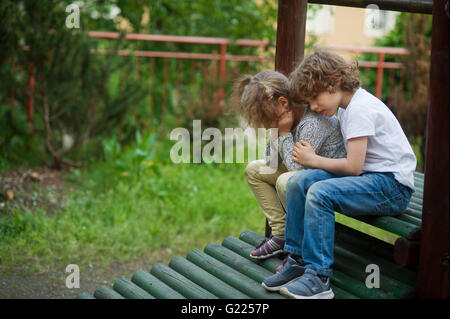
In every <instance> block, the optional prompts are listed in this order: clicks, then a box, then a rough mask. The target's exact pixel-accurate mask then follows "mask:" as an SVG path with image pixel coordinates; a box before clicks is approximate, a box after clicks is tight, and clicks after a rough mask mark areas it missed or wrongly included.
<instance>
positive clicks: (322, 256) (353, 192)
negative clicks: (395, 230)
mask: <svg viewBox="0 0 450 319" xmlns="http://www.w3.org/2000/svg"><path fill="white" fill-rule="evenodd" d="M411 193H412V190H410V189H409V188H408V187H406V186H403V185H401V184H400V183H398V182H397V181H396V180H395V179H394V177H393V175H392V174H390V173H385V174H383V173H367V174H363V175H360V176H354V177H341V178H333V179H328V180H323V181H318V182H316V183H314V184H313V185H311V186H310V188H309V190H308V192H307V195H306V199H305V201H306V204H305V215H304V234H303V242H302V256H303V260H304V262H305V263H306V268H307V270H306V271H305V275H304V276H302V277H300V278H299V279H298V280H297V281H295V282H293V283H291V284H289V285H287V286H286V287H284V288H282V289H281V291H280V292H281V293H282V294H284V295H286V296H289V297H294V298H333V296H334V294H333V292H332V290H331V288H330V279H329V277H330V276H331V275H332V270H331V265H332V264H333V250H334V212H335V211H339V212H341V213H343V214H346V215H349V216H369V215H376V216H377V215H379V216H381V215H397V214H400V213H401V212H402V211H404V210H405V209H406V207H407V205H408V202H409V199H410V198H411Z"/></svg>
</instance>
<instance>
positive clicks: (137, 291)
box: [113, 277, 155, 299]
mask: <svg viewBox="0 0 450 319" xmlns="http://www.w3.org/2000/svg"><path fill="white" fill-rule="evenodd" d="M113 289H114V290H115V291H117V292H118V293H119V294H121V295H122V296H124V297H125V298H126V299H155V297H153V296H152V295H150V294H149V293H148V292H147V291H145V290H144V289H142V288H141V287H139V286H137V285H135V284H134V283H132V282H131V281H130V280H129V279H127V278H124V277H122V278H118V279H117V280H116V281H115V282H114V285H113Z"/></svg>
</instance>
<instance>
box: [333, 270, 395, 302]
mask: <svg viewBox="0 0 450 319" xmlns="http://www.w3.org/2000/svg"><path fill="white" fill-rule="evenodd" d="M331 282H332V283H333V284H334V285H336V286H337V287H339V288H341V289H343V290H345V291H348V292H349V293H351V294H352V295H354V296H357V297H359V298H365V299H366V298H367V299H395V298H394V297H393V296H392V295H390V294H388V293H386V292H384V291H383V290H381V289H376V288H372V289H369V288H367V287H366V285H365V283H363V282H360V281H358V280H356V279H355V278H353V277H350V276H348V275H346V274H344V273H342V272H340V271H338V270H334V271H333V276H332V277H331Z"/></svg>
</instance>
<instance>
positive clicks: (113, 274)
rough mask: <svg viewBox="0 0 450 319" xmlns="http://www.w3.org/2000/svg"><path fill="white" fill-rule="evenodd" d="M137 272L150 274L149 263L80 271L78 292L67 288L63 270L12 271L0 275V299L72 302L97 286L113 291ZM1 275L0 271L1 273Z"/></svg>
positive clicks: (136, 262)
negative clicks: (53, 271)
mask: <svg viewBox="0 0 450 319" xmlns="http://www.w3.org/2000/svg"><path fill="white" fill-rule="evenodd" d="M139 269H144V270H147V271H149V269H150V263H148V262H146V261H139V260H136V261H133V262H127V263H121V264H120V263H115V264H112V265H111V266H110V267H109V268H108V269H95V267H94V268H90V267H85V268H82V267H80V288H67V287H66V277H67V276H68V275H69V273H66V272H65V269H63V270H62V271H61V272H60V273H43V274H24V273H26V272H24V271H23V269H22V270H20V271H19V270H18V271H16V270H13V271H10V272H8V273H6V274H5V273H3V274H1V275H0V299H73V298H75V297H76V296H77V295H78V294H79V293H80V292H84V291H87V292H89V293H90V294H93V293H94V291H95V289H97V288H98V287H99V286H100V285H107V286H109V287H112V285H113V284H114V281H115V280H116V279H117V278H119V277H125V278H128V279H130V278H131V276H132V275H133V273H134V272H135V271H137V270H139ZM0 273H1V270H0Z"/></svg>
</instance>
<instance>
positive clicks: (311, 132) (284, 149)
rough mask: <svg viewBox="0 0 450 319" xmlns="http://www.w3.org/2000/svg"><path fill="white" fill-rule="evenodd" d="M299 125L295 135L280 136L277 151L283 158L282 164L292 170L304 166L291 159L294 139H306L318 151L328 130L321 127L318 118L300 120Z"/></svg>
mask: <svg viewBox="0 0 450 319" xmlns="http://www.w3.org/2000/svg"><path fill="white" fill-rule="evenodd" d="M300 125H301V127H300V126H297V128H296V130H295V137H294V136H293V134H292V133H288V134H285V135H283V136H280V138H279V139H278V142H279V151H280V157H281V158H282V160H283V163H284V165H285V166H286V168H287V169H288V171H294V170H299V169H303V168H304V166H303V165H302V164H301V163H298V162H296V161H294V160H293V156H292V155H293V149H294V143H295V140H297V141H301V140H304V141H306V142H307V143H308V144H309V145H310V146H311V147H312V149H313V151H314V152H318V151H319V150H320V149H321V147H322V145H323V143H324V142H325V140H326V139H327V138H328V137H329V135H330V132H329V130H328V129H325V128H324V127H323V125H324V124H323V123H321V122H320V121H319V119H318V118H316V117H312V118H311V119H310V120H307V121H305V122H301V124H300ZM280 135H281V134H280Z"/></svg>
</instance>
